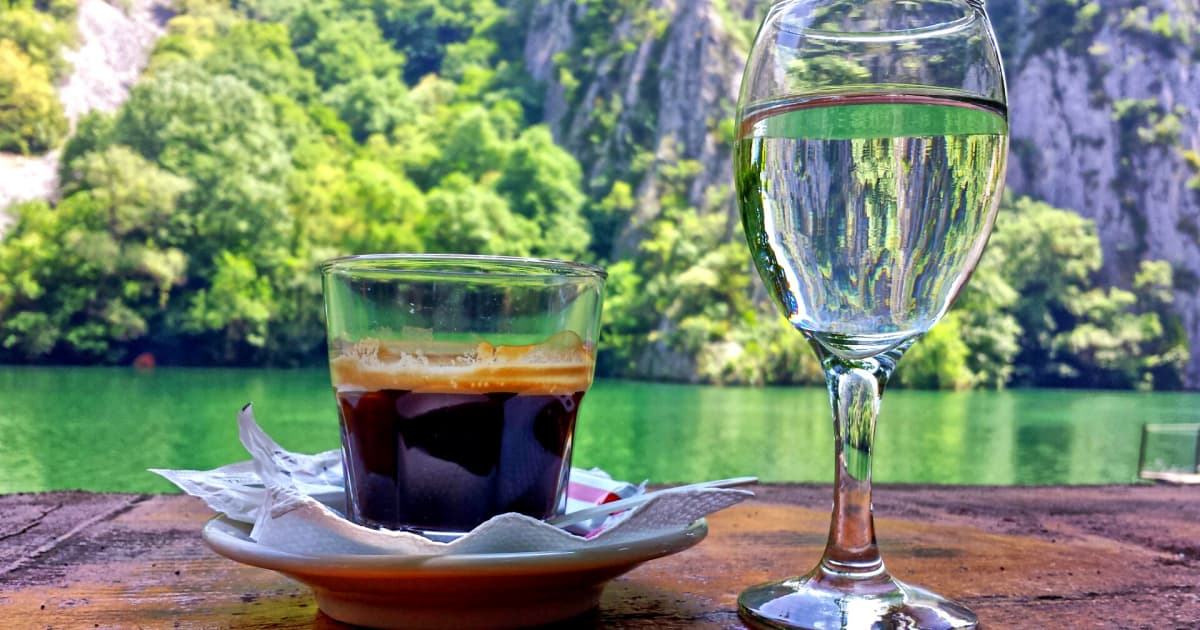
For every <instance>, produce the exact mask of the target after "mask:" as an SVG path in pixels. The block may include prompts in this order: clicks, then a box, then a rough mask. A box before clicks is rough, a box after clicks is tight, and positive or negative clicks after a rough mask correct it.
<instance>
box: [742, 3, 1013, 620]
mask: <svg viewBox="0 0 1200 630" xmlns="http://www.w3.org/2000/svg"><path fill="white" fill-rule="evenodd" d="M1005 102H1006V101H1005V86H1004V75H1003V70H1002V68H1001V65H1000V57H999V54H998V52H997V49H996V43H995V37H994V36H993V34H992V31H991V27H990V25H989V23H988V20H987V16H986V14H985V12H984V10H983V7H982V3H980V2H978V1H977V0H920V1H919V2H917V1H912V0H866V1H863V0H858V1H855V2H849V1H847V0H785V1H783V2H780V3H778V4H776V5H774V6H773V7H772V8H771V9H770V10H769V11H768V13H767V15H766V17H765V19H764V22H763V25H762V27H761V28H760V29H759V32H758V36H757V37H756V39H755V43H754V46H753V48H752V49H751V52H750V55H749V59H748V61H747V65H746V72H745V74H744V76H743V80H742V89H741V94H740V97H739V101H738V121H739V122H738V127H737V129H738V135H739V139H738V143H737V146H736V148H735V156H734V164H735V169H736V174H735V177H736V182H735V183H736V186H737V195H738V202H739V206H740V208H741V213H742V222H743V227H744V229H745V233H746V238H747V242H748V244H749V246H750V250H751V253H752V256H753V259H754V263H755V266H756V267H757V269H758V271H759V274H760V275H761V276H762V278H763V280H764V282H765V283H766V285H767V287H768V289H769V292H770V293H771V294H772V295H773V296H774V298H775V300H776V302H777V304H778V305H779V307H780V310H781V311H782V312H783V314H784V315H785V316H786V317H787V318H788V319H789V321H790V322H791V323H792V325H793V326H794V327H796V328H797V329H798V330H799V331H800V332H801V333H803V334H804V335H805V336H806V337H807V338H808V340H809V342H810V344H811V345H812V347H813V349H814V350H815V351H816V353H817V355H818V357H819V358H820V360H821V363H822V366H823V367H824V370H825V375H826V382H827V385H828V388H829V394H830V400H831V404H832V408H833V419H834V429H835V431H834V433H835V445H834V446H835V455H836V466H835V474H836V477H835V484H834V490H835V491H834V512H833V519H832V523H831V526H830V537H829V542H828V544H827V546H826V550H825V553H824V554H823V557H822V559H821V562H820V564H818V566H817V568H816V569H814V570H813V571H811V572H809V573H808V574H806V575H804V576H800V577H795V578H789V579H786V580H782V581H779V582H775V583H771V584H766V585H762V586H759V587H754V588H751V589H749V590H747V591H746V592H744V593H743V594H742V596H741V598H740V599H739V609H740V611H741V613H742V615H743V616H744V617H745V618H746V619H747V620H748V621H750V622H751V623H753V624H757V625H764V626H767V627H784V628H789V627H794V628H860V627H861V628H893V627H895V628H963V627H973V626H974V625H975V617H974V615H973V614H972V613H971V612H970V611H969V610H968V609H966V608H965V607H963V606H961V605H959V604H956V603H954V602H950V601H948V600H945V599H944V598H941V597H939V596H937V595H934V594H932V593H929V592H928V591H924V590H922V589H919V588H915V587H910V586H908V585H905V584H903V583H901V582H899V581H897V580H895V579H894V578H892V577H891V576H890V575H889V574H888V573H887V570H886V568H885V567H884V565H883V562H882V559H880V557H879V553H878V549H877V547H876V545H875V535H874V525H873V521H872V516H871V504H870V493H871V451H872V446H873V437H874V429H875V420H876V414H877V412H878V409H879V402H880V397H881V396H882V393H883V389H884V386H885V385H886V383H887V380H888V378H889V377H890V376H891V374H892V371H893V370H894V369H895V367H896V363H897V361H899V359H900V357H901V356H902V355H903V353H904V351H905V350H906V349H907V348H908V347H909V346H911V345H912V343H914V342H915V341H916V340H917V339H918V338H919V337H920V336H921V335H922V334H923V333H925V332H926V331H928V330H929V328H930V327H931V326H933V325H934V324H935V323H936V322H937V321H938V320H939V319H940V318H941V317H942V316H943V315H944V314H945V313H946V311H947V309H949V307H950V305H951V304H952V302H953V301H954V298H955V297H956V296H957V295H958V293H959V291H960V290H961V289H962V287H963V286H964V285H965V284H966V282H967V280H968V278H969V277H970V274H971V271H972V270H973V269H974V267H975V265H976V263H978V261H979V258H980V256H981V255H982V253H983V248H984V246H985V244H986V242H987V237H988V234H989V233H990V231H991V228H992V224H993V223H994V220H995V214H996V209H997V206H998V204H999V200H1000V195H1001V191H1002V188H1003V179H1004V167H1005V162H1006V158H1007V152H1008V124H1007V110H1006V106H1005Z"/></svg>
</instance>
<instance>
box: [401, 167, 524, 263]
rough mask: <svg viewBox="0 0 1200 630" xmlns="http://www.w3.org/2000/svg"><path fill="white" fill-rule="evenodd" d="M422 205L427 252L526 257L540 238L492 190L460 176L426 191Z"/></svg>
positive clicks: (502, 198) (453, 174)
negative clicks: (424, 205)
mask: <svg viewBox="0 0 1200 630" xmlns="http://www.w3.org/2000/svg"><path fill="white" fill-rule="evenodd" d="M426 206H427V208H428V213H427V215H426V218H425V221H424V222H423V224H422V229H421V234H422V237H423V238H424V240H425V245H426V246H427V247H428V248H429V250H430V251H437V252H454V253H480V254H499V255H506V256H528V255H529V254H530V253H531V252H532V250H533V247H534V245H535V243H537V241H538V238H539V236H540V235H539V233H538V227H537V225H536V224H535V223H534V222H533V221H530V220H529V219H526V218H525V217H522V216H520V215H516V214H513V212H512V210H511V209H510V208H509V206H508V201H506V200H505V198H504V197H503V196H501V195H500V194H498V193H497V192H496V191H495V189H494V188H493V187H491V186H489V185H487V184H484V183H475V182H472V181H471V179H470V178H469V177H467V176H466V175H465V174H462V173H452V174H450V175H448V176H446V179H445V180H443V181H442V183H441V184H439V185H438V186H437V187H435V188H434V189H433V190H430V191H429V194H428V196H427V198H426Z"/></svg>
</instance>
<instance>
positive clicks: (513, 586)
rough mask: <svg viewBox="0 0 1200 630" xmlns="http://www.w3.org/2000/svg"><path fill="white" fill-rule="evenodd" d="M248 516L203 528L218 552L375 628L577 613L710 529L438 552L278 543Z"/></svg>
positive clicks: (480, 624) (493, 622)
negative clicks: (574, 545)
mask: <svg viewBox="0 0 1200 630" xmlns="http://www.w3.org/2000/svg"><path fill="white" fill-rule="evenodd" d="M250 529H251V526H250V525H248V524H245V523H239V522H236V521H232V520H229V519H228V518H225V517H223V516H218V517H216V518H213V519H212V520H210V521H209V522H208V523H207V524H205V526H204V530H203V532H202V536H203V537H204V541H205V542H206V543H208V546H209V547H211V548H212V549H213V551H216V552H217V553H219V554H221V555H223V556H225V557H226V558H229V559H231V560H235V561H237V562H241V563H243V564H248V565H251V566H255V567H260V568H263V569H271V570H273V571H278V572H279V573H282V574H284V575H286V576H288V577H291V578H293V579H295V580H297V581H299V582H302V583H304V584H306V585H308V586H310V587H311V588H312V589H313V592H314V593H315V594H316V599H317V605H318V606H319V607H320V608H321V610H322V611H324V612H325V614H327V615H329V616H330V617H333V618H334V619H337V620H338V621H342V622H345V623H350V624H355V625H362V626H370V627H373V628H414V629H423V628H463V629H467V628H518V627H523V626H532V625H540V624H546V623H551V622H555V621H561V620H563V619H569V618H571V617H574V616H577V615H581V614H583V613H585V612H587V611H588V610H591V609H592V608H595V607H596V605H597V604H598V603H599V602H600V593H601V591H603V590H604V585H605V584H606V583H607V582H608V581H609V580H611V579H613V578H615V577H617V576H619V575H621V574H623V573H625V572H627V571H629V570H630V569H633V568H634V567H636V566H638V565H639V564H641V563H643V562H646V561H647V560H653V559H655V558H661V557H663V556H668V555H671V554H674V553H678V552H680V551H683V550H685V549H688V548H690V547H692V546H694V545H696V544H697V543H699V542H700V541H701V540H703V539H704V537H705V536H706V535H707V534H708V524H707V523H706V522H705V520H704V519H700V520H698V521H696V522H694V523H692V524H691V525H688V526H687V527H682V528H674V529H664V530H660V531H657V532H652V533H648V534H647V535H645V536H642V537H639V538H636V539H633V540H625V541H622V542H620V543H604V542H603V541H596V543H595V544H589V545H587V546H586V547H584V548H581V549H577V550H573V551H548V552H532V553H496V554H458V555H441V556H398V555H382V554H381V555H321V556H307V555H299V554H293V553H288V552H282V551H278V550H276V549H274V548H270V547H265V546H263V545H260V544H258V543H256V542H255V541H253V540H251V539H250V536H249V534H250Z"/></svg>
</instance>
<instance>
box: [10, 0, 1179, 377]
mask: <svg viewBox="0 0 1200 630" xmlns="http://www.w3.org/2000/svg"><path fill="white" fill-rule="evenodd" d="M613 1H615V0H604V1H601V0H594V1H589V2H587V3H584V4H585V10H586V11H587V12H588V13H587V16H585V18H587V19H593V20H600V19H601V17H602V16H603V15H604V11H608V10H610V9H611V7H607V6H606V5H607V4H611V3H612V2H613ZM622 2H624V3H625V4H631V3H632V2H631V0H622ZM633 4H636V3H633ZM530 6H532V4H531V3H530V2H510V3H493V2H491V1H490V0H484V1H475V2H470V1H466V0H461V1H459V0H455V1H446V0H320V1H316V2H307V1H301V0H237V1H235V2H234V3H233V5H232V6H229V5H226V4H224V3H220V2H214V1H210V0H188V1H187V2H183V3H181V9H182V10H181V13H180V15H178V16H177V17H175V18H174V19H172V20H171V22H170V23H169V25H168V33H167V34H166V35H165V36H164V37H162V38H161V39H160V40H159V42H158V44H157V47H156V49H155V51H154V54H153V56H152V59H151V63H150V67H149V68H148V70H147V72H146V75H145V76H144V78H143V79H142V80H141V81H140V82H139V83H138V84H137V85H136V87H135V88H134V89H133V92H132V94H131V96H130V99H129V101H128V102H127V103H126V104H125V105H124V106H123V107H122V108H121V110H120V111H119V112H117V113H115V114H112V115H108V114H93V115H89V116H86V117H85V118H84V119H83V120H81V121H80V124H79V129H78V130H77V132H76V134H75V136H74V137H73V138H72V139H71V140H70V142H69V143H68V144H67V146H66V147H65V149H64V151H63V156H62V201H61V202H59V203H58V204H57V205H55V206H53V207H52V206H50V205H49V204H46V203H43V202H32V203H26V204H22V205H19V206H16V207H14V208H12V209H11V210H10V211H11V212H12V213H13V214H15V216H16V219H17V222H16V224H15V225H14V226H13V227H12V228H11V229H10V231H9V232H8V234H7V235H6V236H5V239H4V241H3V242H0V359H3V360H7V361H19V362H67V363H95V362H100V363H126V362H129V361H130V360H132V358H133V357H135V356H137V355H139V354H141V353H143V352H149V353H152V354H153V355H155V356H156V357H157V358H158V360H159V361H163V362H170V363H186V364H254V365H258V364H273V365H280V364H282V365H288V364H299V363H306V362H316V361H319V360H320V357H321V355H322V348H323V329H322V325H321V296H320V285H319V278H318V274H317V270H316V267H317V263H318V262H319V261H320V260H322V259H325V258H328V257H331V256H334V255H338V254H343V253H355V252H378V251H431V252H476V253H494V254H511V255H535V256H551V257H563V258H572V259H580V260H587V261H592V262H598V263H601V264H604V265H606V266H607V267H608V269H609V271H610V279H609V286H608V295H607V303H606V308H605V311H606V312H605V318H606V322H605V329H604V333H603V337H602V341H601V343H602V353H601V356H600V370H601V372H602V373H604V374H608V375H618V376H632V377H658V378H688V377H691V378H694V379H696V380H703V381H710V382H723V383H783V382H802V383H815V382H817V381H819V380H820V370H819V369H818V367H817V366H816V362H815V360H814V359H813V357H812V352H811V351H810V349H809V348H807V346H806V343H805V341H804V339H803V337H802V335H800V334H798V333H796V332H795V331H793V330H791V329H790V328H789V327H788V326H787V324H786V322H784V321H783V320H782V319H781V318H780V317H779V315H778V314H777V313H776V312H774V310H773V307H772V306H771V305H770V304H768V303H767V302H766V300H764V299H763V294H762V288H761V286H760V285H759V283H758V281H757V279H755V278H754V277H753V275H752V274H753V272H752V269H751V267H750V265H749V261H748V260H747V255H746V250H745V245H744V243H743V242H742V239H741V234H740V232H739V230H738V228H737V227H736V225H734V224H733V223H732V222H731V220H730V214H729V212H728V211H727V205H726V204H727V203H728V199H729V194H728V190H727V189H719V188H718V189H713V190H709V191H704V193H705V194H704V195H702V196H703V198H704V201H703V202H702V203H695V201H694V199H695V197H696V196H695V195H694V193H693V189H694V186H693V184H694V180H695V179H696V176H697V173H698V172H699V165H698V164H697V163H695V162H691V161H688V160H683V159H677V158H675V157H673V156H672V155H671V153H670V148H669V147H666V148H664V147H647V146H645V144H646V143H647V142H650V141H651V138H652V137H653V135H652V134H650V133H649V131H650V130H651V129H652V127H653V125H652V123H653V121H652V120H651V119H649V118H645V117H643V122H642V125H643V126H642V127H641V128H638V129H632V131H631V133H626V134H623V135H621V139H620V141H619V142H617V143H616V144H613V142H614V141H613V137H612V135H611V134H609V133H608V132H607V131H606V130H611V129H610V128H609V127H607V126H606V125H607V124H608V123H606V121H605V116H606V111H607V110H605V108H604V107H599V106H598V107H596V108H595V109H594V110H593V112H594V114H593V116H592V119H589V120H590V122H589V123H588V125H589V126H588V129H590V131H589V132H588V134H590V135H588V136H586V137H589V138H590V140H588V142H593V143H594V144H595V145H596V147H598V148H599V149H598V150H597V151H595V152H593V154H596V155H600V154H604V155H605V156H607V157H605V158H604V159H606V160H608V161H609V163H610V164H611V167H610V168H605V169H603V172H602V173H601V175H600V176H591V177H585V175H584V169H582V168H581V166H580V164H579V163H578V162H577V161H576V160H575V158H573V157H572V156H571V155H570V154H569V153H567V152H566V151H565V150H564V149H562V148H560V147H559V146H557V145H556V144H555V142H554V139H553V137H552V134H551V132H550V130H549V129H547V128H546V127H545V126H544V125H542V124H539V123H540V120H541V117H542V111H541V99H542V88H541V86H539V85H537V84H535V82H534V81H533V80H532V79H531V78H530V76H529V75H528V73H527V72H526V70H525V69H524V65H523V63H522V61H521V60H522V57H523V53H522V48H523V45H524V37H525V35H524V32H523V31H522V28H524V27H523V26H522V24H524V23H525V22H524V20H525V17H526V16H525V15H524V12H526V11H528V9H529V7H530ZM589 16H590V18H589ZM653 17H654V16H652V15H651V16H648V17H647V18H646V19H645V20H644V22H645V23H644V24H641V25H640V26H639V28H643V29H649V30H650V31H653V30H654V29H660V28H662V24H659V23H658V22H656V21H655V20H654V19H653ZM585 22H586V20H585ZM597 32H601V31H600V30H599V29H598V30H597ZM578 45H579V46H580V47H581V49H580V50H579V55H578V56H577V58H574V59H561V60H559V68H560V71H561V74H562V75H563V76H568V75H570V76H577V77H584V74H585V73H586V72H588V70H587V63H589V62H588V60H589V59H592V60H594V59H595V58H597V55H602V54H603V53H604V51H605V50H609V49H611V48H614V47H615V48H621V47H622V46H624V44H622V42H620V41H602V40H597V39H595V38H592V39H582V38H581V40H580V42H579V44H578ZM5 50H6V48H5V47H4V44H3V42H0V56H2V55H3V54H5ZM610 52H611V51H610ZM19 54H23V55H26V56H29V54H28V53H25V52H20V53H19ZM30 58H31V59H32V57H30ZM0 67H3V64H0ZM47 67H49V66H47ZM0 74H2V73H0ZM21 76H23V77H24V76H28V74H27V73H24V74H22V75H21ZM0 81H3V76H0ZM569 96H570V99H569V100H570V102H571V103H572V106H573V107H578V106H582V103H581V102H580V100H579V99H580V98H581V97H580V96H578V95H569ZM2 111H4V110H3V108H0V112H2ZM608 113H611V112H608ZM646 116H649V114H648V113H647V114H646ZM593 172H594V171H593ZM651 176H652V177H654V178H655V180H656V182H657V190H659V191H660V193H661V194H659V195H658V197H657V198H656V199H655V203H656V204H657V205H658V211H657V212H656V213H655V214H653V216H652V218H649V219H644V220H643V219H637V218H636V217H637V215H638V214H639V212H638V210H639V206H640V204H642V203H643V200H642V199H639V198H638V197H637V194H636V193H635V191H636V190H638V187H639V184H640V183H641V182H642V178H645V177H651ZM631 225H632V226H633V228H632V229H633V232H634V233H635V234H636V236H637V238H632V239H630V238H626V239H624V240H622V239H621V236H620V235H621V233H622V232H623V231H625V230H626V229H627V228H628V227H629V226H631ZM618 241H622V242H618ZM1099 265H1100V246H1099V240H1098V238H1097V237H1096V234H1095V229H1094V227H1093V226H1092V225H1091V223H1090V222H1088V221H1085V220H1083V219H1080V218H1079V217H1078V216H1076V215H1074V214H1072V213H1069V212H1066V211H1061V210H1055V209H1053V208H1049V207H1047V206H1045V205H1044V204H1040V203H1036V202H1033V201H1030V200H1027V199H1017V200H1012V199H1010V200H1008V201H1007V202H1006V207H1005V208H1004V210H1003V211H1002V213H1001V216H1000V220H999V222H998V225H997V229H996V233H995V235H994V237H993V239H992V245H991V247H990V248H989V250H988V253H987V254H986V256H985V259H984V261H983V263H982V264H981V266H980V269H979V270H978V272H977V273H976V276H975V278H974V280H973V281H972V283H971V284H970V285H969V288H968V289H967V290H966V292H965V293H964V295H963V296H962V297H961V299H960V304H959V306H958V308H957V309H956V310H955V311H953V312H952V313H951V314H950V315H949V316H948V317H947V318H946V320H945V321H944V322H942V323H941V324H940V325H939V326H938V327H936V328H935V329H934V330H933V331H932V332H931V333H930V334H929V335H927V336H926V338H925V339H924V340H922V341H921V342H919V343H918V344H917V345H916V346H914V347H913V348H912V349H911V350H910V351H909V356H908V357H906V359H905V360H904V361H903V362H902V364H901V365H902V367H901V370H900V372H898V374H897V377H896V378H897V380H898V381H899V382H900V383H902V384H906V385H909V386H915V387H941V388H963V387H972V386H986V387H1001V386H1004V385H1006V384H1012V383H1015V384H1055V385H1066V386H1106V387H1175V386H1178V384H1179V373H1180V370H1181V369H1182V365H1183V362H1184V361H1185V360H1186V350H1185V348H1186V346H1185V343H1186V340H1185V339H1184V338H1183V334H1182V332H1181V329H1180V327H1179V325H1178V322H1177V320H1176V319H1175V318H1173V316H1170V315H1169V314H1168V313H1169V302H1170V295H1171V291H1170V288H1171V282H1172V280H1171V273H1170V271H1171V270H1170V267H1169V266H1168V265H1166V264H1165V263H1149V264H1146V265H1145V266H1144V267H1143V269H1142V272H1141V273H1140V274H1139V275H1138V279H1137V282H1136V283H1135V286H1134V290H1133V291H1132V292H1129V291H1123V290H1119V289H1112V288H1104V287H1097V286H1095V284H1094V276H1095V273H1096V272H1097V270H1098V269H1099Z"/></svg>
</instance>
